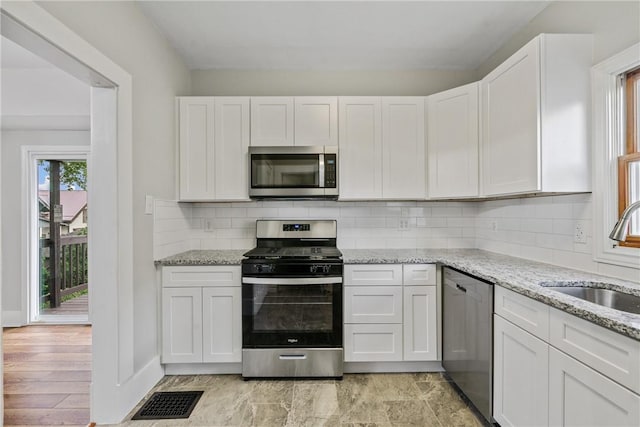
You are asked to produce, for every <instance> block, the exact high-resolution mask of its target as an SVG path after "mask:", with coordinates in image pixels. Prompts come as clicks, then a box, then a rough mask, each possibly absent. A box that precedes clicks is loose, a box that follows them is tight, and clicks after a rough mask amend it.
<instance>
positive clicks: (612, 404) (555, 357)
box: [549, 347, 640, 427]
mask: <svg viewBox="0 0 640 427" xmlns="http://www.w3.org/2000/svg"><path fill="white" fill-rule="evenodd" d="M549 378H550V379H549V425H551V426H576V427H577V426H580V427H587V426H593V427H614V426H615V427H623V426H628V427H637V426H639V425H640V396H638V395H637V394H635V393H633V392H631V391H630V390H628V389H626V388H624V387H622V386H621V385H619V384H617V383H615V382H614V381H612V380H610V379H609V378H607V377H605V376H604V375H602V374H600V373H598V372H596V371H594V370H593V369H591V368H589V367H587V366H586V365H584V364H582V363H580V362H578V361H577V360H575V359H574V358H572V357H570V356H567V355H566V354H564V353H562V352H560V351H558V350H556V349H555V348H553V347H551V349H550V350H549Z"/></svg>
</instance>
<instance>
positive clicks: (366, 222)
mask: <svg viewBox="0 0 640 427" xmlns="http://www.w3.org/2000/svg"><path fill="white" fill-rule="evenodd" d="M356 227H358V228H384V227H386V218H376V217H363V218H356Z"/></svg>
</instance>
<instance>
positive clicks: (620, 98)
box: [591, 43, 640, 269]
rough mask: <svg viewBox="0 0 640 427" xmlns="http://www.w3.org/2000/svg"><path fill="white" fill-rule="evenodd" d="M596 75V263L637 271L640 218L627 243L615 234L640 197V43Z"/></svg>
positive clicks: (608, 61)
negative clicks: (626, 211)
mask: <svg viewBox="0 0 640 427" xmlns="http://www.w3.org/2000/svg"><path fill="white" fill-rule="evenodd" d="M591 76H592V83H593V84H592V90H593V110H592V111H593V175H594V179H593V205H594V212H593V213H594V233H593V244H594V247H593V251H594V259H595V260H596V261H599V262H602V263H606V264H614V265H619V266H625V267H632V268H636V269H637V268H640V216H638V215H635V216H634V217H633V219H632V222H631V225H630V227H631V228H630V230H629V231H630V233H629V236H630V237H628V238H627V240H626V241H625V242H624V243H623V244H620V242H617V241H614V240H611V239H610V238H609V233H610V232H611V230H612V229H613V226H614V225H615V224H616V222H617V221H618V219H619V218H620V213H621V212H622V210H623V209H624V208H625V207H626V206H628V205H629V204H630V203H633V201H635V200H639V199H640V188H639V187H640V142H639V141H638V138H639V136H640V123H639V122H640V116H639V111H640V43H637V44H635V45H633V46H631V47H629V48H628V49H625V50H624V51H622V52H620V53H618V54H617V55H614V56H612V57H611V58H609V59H606V60H604V61H602V62H601V63H599V64H597V65H595V66H594V67H593V68H592V73H591ZM627 103H628V104H627ZM627 114H628V117H627ZM627 125H628V126H627ZM627 133H628V134H629V136H628V135H627Z"/></svg>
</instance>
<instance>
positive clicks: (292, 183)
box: [251, 154, 320, 188]
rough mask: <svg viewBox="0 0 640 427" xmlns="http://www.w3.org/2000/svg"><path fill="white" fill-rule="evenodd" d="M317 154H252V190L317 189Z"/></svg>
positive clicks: (318, 182)
mask: <svg viewBox="0 0 640 427" xmlns="http://www.w3.org/2000/svg"><path fill="white" fill-rule="evenodd" d="M319 186H320V166H319V160H318V155H317V154H268V155H265V154H254V155H252V156H251V187H253V188H318V187H319Z"/></svg>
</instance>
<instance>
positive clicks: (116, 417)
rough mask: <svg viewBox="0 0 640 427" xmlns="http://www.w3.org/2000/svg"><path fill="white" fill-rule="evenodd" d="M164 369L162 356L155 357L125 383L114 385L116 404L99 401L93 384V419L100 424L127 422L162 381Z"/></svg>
mask: <svg viewBox="0 0 640 427" xmlns="http://www.w3.org/2000/svg"><path fill="white" fill-rule="evenodd" d="M163 376H164V369H162V365H161V364H160V356H155V357H154V358H153V359H151V361H150V362H149V363H147V364H146V365H145V366H144V367H143V368H142V369H140V370H139V371H138V372H136V373H135V374H134V375H133V376H131V378H129V379H128V380H127V381H126V382H125V383H123V384H118V385H114V387H113V393H112V396H114V397H116V401H115V402H101V401H97V400H98V399H96V398H95V397H96V396H95V393H94V391H93V383H92V384H91V386H92V387H91V419H94V420H96V422H97V423H98V424H118V423H121V422H123V421H125V420H126V419H127V418H128V416H129V414H130V413H131V411H132V410H133V408H135V407H136V405H137V404H138V402H140V401H141V400H142V399H143V398H144V397H145V396H146V395H147V393H149V391H150V390H151V389H152V388H153V387H154V386H155V385H156V384H157V383H158V381H160V380H161V379H162V377H163Z"/></svg>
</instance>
